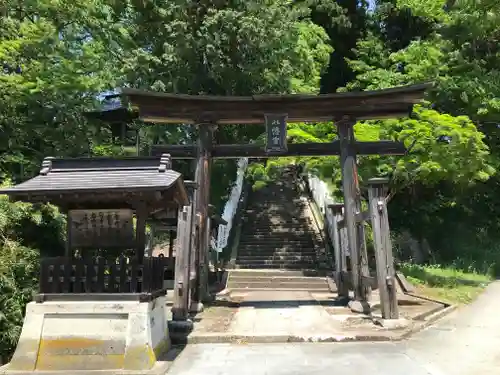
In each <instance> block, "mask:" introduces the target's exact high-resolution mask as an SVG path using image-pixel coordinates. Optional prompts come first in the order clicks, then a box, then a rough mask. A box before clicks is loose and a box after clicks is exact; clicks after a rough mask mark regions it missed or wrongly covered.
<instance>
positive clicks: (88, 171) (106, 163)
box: [0, 155, 188, 202]
mask: <svg viewBox="0 0 500 375" xmlns="http://www.w3.org/2000/svg"><path fill="white" fill-rule="evenodd" d="M171 189H175V190H177V191H178V193H179V196H180V197H181V200H182V201H183V202H187V200H188V198H187V193H186V189H185V186H184V183H183V179H182V175H181V174H180V173H179V172H176V171H174V170H172V169H171V160H170V157H169V156H165V155H163V156H162V157H145V158H139V157H137V158H122V159H113V158H74V159H63V158H61V159H57V158H51V157H48V158H45V159H44V161H43V163H42V168H41V170H40V173H39V174H38V176H36V177H33V178H31V179H30V180H28V181H25V182H23V183H20V184H18V185H15V186H12V187H8V188H4V189H0V194H6V195H9V196H12V197H13V198H16V199H26V198H29V197H32V196H45V197H47V198H48V199H50V198H51V197H61V195H65V194H73V195H74V194H78V195H79V196H80V197H83V196H85V195H88V194H90V195H91V194H99V193H101V194H102V193H110V194H113V193H147V192H166V191H168V190H171ZM27 200H29V199H27Z"/></svg>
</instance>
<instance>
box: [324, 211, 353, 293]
mask: <svg viewBox="0 0 500 375" xmlns="http://www.w3.org/2000/svg"><path fill="white" fill-rule="evenodd" d="M328 207H329V208H330V209H331V210H332V212H333V215H334V218H333V236H334V238H332V241H333V246H334V248H335V276H336V278H335V282H336V283H337V294H338V297H339V298H340V299H347V298H349V284H348V282H347V280H346V275H347V252H346V250H347V246H346V245H347V244H346V243H345V238H344V239H343V240H342V239H341V231H345V229H344V228H339V225H338V223H339V221H340V220H342V216H343V213H342V210H343V208H344V205H343V204H341V203H334V204H332V205H329V206H328Z"/></svg>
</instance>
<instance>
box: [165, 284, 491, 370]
mask: <svg viewBox="0 0 500 375" xmlns="http://www.w3.org/2000/svg"><path fill="white" fill-rule="evenodd" d="M499 312H500V282H495V283H493V284H491V285H490V286H489V287H488V288H487V289H486V291H485V292H484V294H483V295H481V296H480V297H479V298H478V299H477V301H475V302H474V303H473V304H472V305H470V306H467V307H464V308H462V309H459V310H457V311H455V312H454V313H452V314H450V315H449V316H448V317H446V318H445V319H443V320H441V321H440V322H439V323H437V324H435V325H434V326H431V327H429V328H427V329H426V330H425V331H423V332H420V333H419V334H417V335H415V336H414V337H413V338H411V339H410V340H408V341H405V342H399V343H383V342H380V343H363V342H360V343H317V344H310V343H304V344H254V345H251V344H247V345H235V344H218V345H215V344H200V345H191V346H189V347H187V348H186V349H185V350H184V351H183V353H182V354H181V355H180V356H179V357H178V358H177V360H176V361H175V363H174V364H173V366H172V367H171V369H170V371H169V375H199V374H203V375H247V374H248V375H265V374H269V375H295V374H297V375H299V374H301V375H302V374H310V375H327V374H328V375H330V374H332V373H335V375H347V374H348V375H357V374H363V373H367V374H370V375H387V374H391V375H493V374H495V375H498V374H500V314H499Z"/></svg>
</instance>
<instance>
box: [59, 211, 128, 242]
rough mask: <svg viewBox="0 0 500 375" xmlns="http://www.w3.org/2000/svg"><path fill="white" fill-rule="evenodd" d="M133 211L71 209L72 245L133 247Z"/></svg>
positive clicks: (69, 217) (69, 214) (69, 216)
mask: <svg viewBox="0 0 500 375" xmlns="http://www.w3.org/2000/svg"><path fill="white" fill-rule="evenodd" d="M133 213H134V212H133V211H132V210H129V209H118V210H108V209H106V210H71V211H69V213H68V220H69V225H70V231H69V233H70V244H71V247H72V248H105V247H129V246H130V247H133V246H134V240H135V236H134V222H133Z"/></svg>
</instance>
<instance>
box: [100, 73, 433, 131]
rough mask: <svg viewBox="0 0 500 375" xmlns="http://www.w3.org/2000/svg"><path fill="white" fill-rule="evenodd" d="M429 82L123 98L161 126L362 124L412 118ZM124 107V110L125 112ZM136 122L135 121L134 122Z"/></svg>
mask: <svg viewBox="0 0 500 375" xmlns="http://www.w3.org/2000/svg"><path fill="white" fill-rule="evenodd" d="M430 87H431V85H430V84H429V83H424V84H418V85H410V86H402V87H395V88H390V89H383V90H376V91H360V92H344V93H335V94H322V95H303V94H289V95H253V96H210V95H182V94H169V93H162V92H156V91H144V90H138V89H131V88H124V89H122V90H121V93H120V94H114V96H115V97H116V96H117V95H118V96H121V98H122V99H125V102H126V103H127V107H128V105H130V106H131V107H132V109H133V112H132V113H134V116H138V117H139V119H141V120H143V121H149V122H157V123H186V124H193V123H200V122H212V123H218V124H260V123H264V121H265V120H264V115H265V114H269V113H274V114H276V113H280V114H286V115H287V116H288V119H287V121H288V122H303V121H304V122H307V121H309V122H314V121H332V120H337V119H341V118H344V117H350V118H353V119H356V120H366V119H379V118H390V117H402V116H408V115H409V113H410V112H411V110H412V107H413V105H414V104H416V103H418V102H420V101H421V100H422V99H423V96H424V93H425V91H426V90H427V89H429V88H430ZM122 108H123V107H122ZM92 116H93V117H97V118H101V119H102V120H105V121H112V120H113V119H114V117H115V116H118V117H120V118H123V116H124V112H123V109H120V108H118V107H117V108H114V109H113V110H111V111H100V112H93V113H92ZM130 118H132V117H130Z"/></svg>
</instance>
